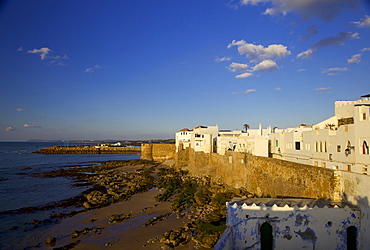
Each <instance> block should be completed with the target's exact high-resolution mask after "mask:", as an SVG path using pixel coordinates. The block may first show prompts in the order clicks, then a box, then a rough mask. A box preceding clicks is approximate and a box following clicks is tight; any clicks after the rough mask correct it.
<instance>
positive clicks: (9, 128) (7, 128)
mask: <svg viewBox="0 0 370 250" xmlns="http://www.w3.org/2000/svg"><path fill="white" fill-rule="evenodd" d="M5 131H7V132H11V131H14V128H13V127H6V128H5Z"/></svg>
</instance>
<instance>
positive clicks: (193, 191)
mask: <svg viewBox="0 0 370 250" xmlns="http://www.w3.org/2000/svg"><path fill="white" fill-rule="evenodd" d="M172 165H173V162H172V161H167V162H165V163H163V164H160V163H157V162H151V161H144V160H132V161H115V162H105V163H103V164H101V165H100V166H90V167H72V168H71V167H68V168H67V167H66V168H62V169H59V170H56V171H51V172H46V173H40V174H37V175H42V176H44V177H45V178H53V177H59V176H64V177H67V176H68V177H73V178H76V181H78V183H79V185H91V188H89V189H88V190H86V191H84V192H83V193H82V194H81V195H80V196H78V197H74V198H71V200H69V202H68V201H64V202H61V203H60V204H55V205H56V206H57V205H71V201H73V203H74V205H75V206H76V210H74V211H73V212H71V213H70V214H55V215H52V216H50V219H47V220H45V221H34V222H32V223H33V224H35V226H36V227H43V226H45V229H46V228H47V230H44V231H43V233H42V234H40V235H38V236H37V237H35V238H37V242H35V243H34V245H33V246H29V247H28V249H33V248H40V247H41V248H43V247H50V246H52V247H54V249H72V248H74V249H92V248H100V247H108V246H109V247H113V248H114V249H139V248H140V249H141V248H146V249H161V248H162V249H173V248H179V249H193V248H194V247H195V248H198V249H209V248H212V247H213V246H214V245H215V243H216V242H217V240H218V238H219V237H220V236H221V234H222V232H223V230H224V229H225V228H226V226H225V216H226V207H225V203H226V201H228V200H230V199H231V198H232V197H235V196H240V197H252V195H251V194H249V193H248V192H246V190H243V189H233V188H229V187H226V186H223V185H218V184H215V183H212V180H210V179H209V178H208V177H207V176H190V175H188V173H187V172H186V171H183V170H179V169H176V168H174V167H172ZM13 230H17V229H13Z"/></svg>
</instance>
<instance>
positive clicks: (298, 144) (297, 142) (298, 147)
mask: <svg viewBox="0 0 370 250" xmlns="http://www.w3.org/2000/svg"><path fill="white" fill-rule="evenodd" d="M295 150H301V142H299V141H296V142H295Z"/></svg>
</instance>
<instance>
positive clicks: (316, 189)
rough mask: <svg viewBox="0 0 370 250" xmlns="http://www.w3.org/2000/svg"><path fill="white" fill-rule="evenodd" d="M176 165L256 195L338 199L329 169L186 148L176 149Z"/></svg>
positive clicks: (335, 183) (335, 184)
mask: <svg viewBox="0 0 370 250" xmlns="http://www.w3.org/2000/svg"><path fill="white" fill-rule="evenodd" d="M176 166H178V167H180V168H183V169H187V170H189V171H190V173H191V174H195V175H209V176H211V178H212V179H213V180H214V181H216V182H219V183H223V184H226V185H229V186H232V187H235V188H240V187H244V188H246V189H247V190H248V191H249V192H251V193H254V194H256V195H257V196H258V197H302V198H314V199H331V200H338V199H340V194H339V192H340V189H339V188H338V186H339V184H340V183H339V180H338V178H337V175H336V173H335V171H332V170H330V169H325V168H318V167H313V166H309V165H303V164H297V163H294V162H287V161H282V160H278V159H272V158H267V157H258V156H253V155H250V154H246V153H240V152H232V151H228V152H226V154H225V155H219V154H216V153H210V154H205V153H203V152H195V151H194V150H193V149H190V148H187V149H185V150H182V151H179V152H178V154H177V156H176Z"/></svg>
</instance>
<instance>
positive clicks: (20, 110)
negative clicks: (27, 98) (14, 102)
mask: <svg viewBox="0 0 370 250" xmlns="http://www.w3.org/2000/svg"><path fill="white" fill-rule="evenodd" d="M16 110H17V111H18V112H22V111H26V109H21V108H17V109H16Z"/></svg>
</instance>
